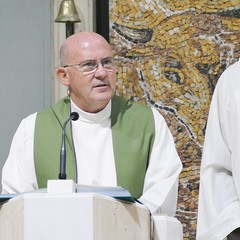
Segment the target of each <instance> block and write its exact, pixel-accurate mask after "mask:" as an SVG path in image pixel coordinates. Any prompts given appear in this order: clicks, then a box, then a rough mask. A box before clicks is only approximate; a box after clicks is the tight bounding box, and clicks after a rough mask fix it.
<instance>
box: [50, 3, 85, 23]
mask: <svg viewBox="0 0 240 240" xmlns="http://www.w3.org/2000/svg"><path fill="white" fill-rule="evenodd" d="M55 22H65V23H66V22H81V20H80V18H79V16H78V13H77V10H76V6H75V3H74V1H73V0H62V2H61V5H60V8H59V12H58V16H57V18H56V19H55Z"/></svg>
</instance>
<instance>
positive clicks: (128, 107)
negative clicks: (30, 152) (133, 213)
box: [34, 96, 155, 198]
mask: <svg viewBox="0 0 240 240" xmlns="http://www.w3.org/2000/svg"><path fill="white" fill-rule="evenodd" d="M69 115H70V100H69V98H68V97H66V98H64V99H63V100H60V101H59V102H58V103H57V104H56V105H54V106H53V107H51V108H48V109H46V110H43V111H41V112H39V113H38V114H37V119H36V125H35V136H34V141H35V142H34V161H35V168H36V175H37V179H38V184H39V187H40V188H44V187H46V184H47V180H48V179H57V178H58V173H59V165H60V147H61V134H62V126H63V123H64V121H66V119H67V118H68V117H69ZM111 125H112V136H113V148H114V157H115V165H116V172H117V184H118V186H121V187H123V188H125V189H128V191H129V192H130V193H131V195H132V196H133V197H135V198H139V197H140V196H141V194H142V190H143V184H144V178H145V172H146V169H147V165H148V160H149V157H150V154H151V149H152V144H153V140H154V132H155V128H154V118H153V114H152V111H151V109H150V108H149V107H147V106H145V105H140V104H136V103H133V102H131V101H126V100H124V99H123V98H121V97H118V96H114V97H113V99H112V115H111ZM71 141H72V140H71V131H70V124H69V125H68V127H67V140H66V148H67V150H66V151H67V164H66V172H67V178H68V179H73V180H75V169H76V166H75V160H74V151H73V147H72V142H71Z"/></svg>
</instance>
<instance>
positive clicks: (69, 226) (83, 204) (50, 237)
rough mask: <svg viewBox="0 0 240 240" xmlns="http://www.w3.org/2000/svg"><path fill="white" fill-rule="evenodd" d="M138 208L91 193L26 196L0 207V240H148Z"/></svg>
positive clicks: (146, 216) (145, 217)
mask: <svg viewBox="0 0 240 240" xmlns="http://www.w3.org/2000/svg"><path fill="white" fill-rule="evenodd" d="M150 230H151V224H150V213H149V211H148V210H147V209H146V208H145V207H144V206H142V205H140V204H137V203H127V202H122V201H118V200H116V199H114V198H111V197H108V196H102V195H98V194H94V193H69V194H68V193H66V194H54V193H28V194H23V195H19V196H17V197H14V198H12V199H10V200H9V201H7V202H6V203H4V204H3V205H0V239H1V240H78V239H79V240H113V239H114V240H150V234H151V233H150Z"/></svg>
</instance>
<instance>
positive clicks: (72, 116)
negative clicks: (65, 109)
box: [58, 112, 79, 179]
mask: <svg viewBox="0 0 240 240" xmlns="http://www.w3.org/2000/svg"><path fill="white" fill-rule="evenodd" d="M78 118H79V115H78V113H77V112H72V113H71V114H70V117H69V118H68V119H67V120H66V121H65V122H64V124H63V128H62V146H61V150H60V172H59V175H58V179H67V175H66V144H65V136H66V126H67V124H68V122H69V121H71V120H72V121H76V120H78Z"/></svg>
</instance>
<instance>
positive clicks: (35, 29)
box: [0, 0, 52, 191]
mask: <svg viewBox="0 0 240 240" xmlns="http://www.w3.org/2000/svg"><path fill="white" fill-rule="evenodd" d="M0 3H1V4H0V5H1V7H0V29H1V34H0V43H1V45H0V52H1V54H0V72H1V87H0V102H1V108H0V109H1V115H0V139H1V144H0V169H2V166H3V164H4V162H5V160H6V158H7V155H8V152H9V148H10V144H11V140H12V137H13V134H14V132H15V131H16V129H17V126H18V124H19V123H20V121H21V119H22V118H24V117H26V116H27V115H28V114H30V113H33V112H35V111H37V110H38V109H42V108H44V107H45V106H48V105H49V104H50V103H51V67H52V66H51V25H50V24H49V22H51V12H50V10H51V1H50V0H44V1H39V0H25V1H24V2H22V1H19V0H11V1H0ZM13 177H14V176H13ZM0 178H1V171H0ZM0 191H1V186H0Z"/></svg>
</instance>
